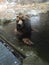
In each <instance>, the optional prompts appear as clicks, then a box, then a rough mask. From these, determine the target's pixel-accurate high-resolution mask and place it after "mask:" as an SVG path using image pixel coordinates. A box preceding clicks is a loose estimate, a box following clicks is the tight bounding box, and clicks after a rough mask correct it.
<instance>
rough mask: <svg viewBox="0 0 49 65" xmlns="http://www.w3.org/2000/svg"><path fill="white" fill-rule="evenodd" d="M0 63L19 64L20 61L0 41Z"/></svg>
mask: <svg viewBox="0 0 49 65" xmlns="http://www.w3.org/2000/svg"><path fill="white" fill-rule="evenodd" d="M0 65H20V61H19V60H18V59H17V58H16V57H15V56H14V55H13V54H12V53H11V52H10V51H9V50H8V49H7V48H6V47H5V46H4V45H3V44H2V43H1V42H0Z"/></svg>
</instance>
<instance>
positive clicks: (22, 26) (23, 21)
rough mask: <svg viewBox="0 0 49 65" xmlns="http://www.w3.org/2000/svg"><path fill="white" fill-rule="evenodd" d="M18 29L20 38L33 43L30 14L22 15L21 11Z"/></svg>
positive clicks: (17, 21) (17, 23)
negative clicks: (31, 39)
mask: <svg viewBox="0 0 49 65" xmlns="http://www.w3.org/2000/svg"><path fill="white" fill-rule="evenodd" d="M16 29H17V33H18V36H19V39H20V40H22V41H23V42H24V43H26V44H30V43H31V44H32V42H31V41H30V37H31V31H32V29H31V23H30V19H29V16H28V15H25V16H24V15H22V14H21V13H20V14H19V15H18V16H17V17H16Z"/></svg>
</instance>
